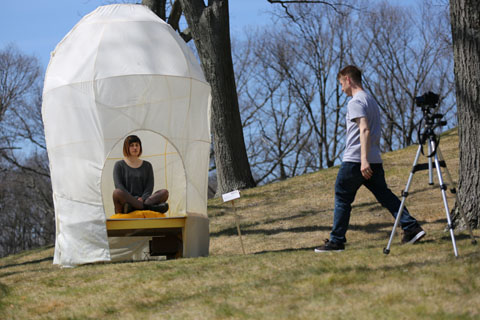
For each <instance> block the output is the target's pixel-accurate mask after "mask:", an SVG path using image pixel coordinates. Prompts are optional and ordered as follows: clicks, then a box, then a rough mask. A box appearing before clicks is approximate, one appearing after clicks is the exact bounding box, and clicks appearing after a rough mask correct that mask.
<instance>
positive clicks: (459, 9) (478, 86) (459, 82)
mask: <svg viewBox="0 0 480 320" xmlns="http://www.w3.org/2000/svg"><path fill="white" fill-rule="evenodd" d="M450 17H451V26H452V39H453V52H454V62H455V67H454V70H455V87H456V96H457V106H458V107H457V108H458V132H459V139H460V141H459V148H460V178H459V188H458V189H459V193H458V196H459V198H460V203H461V205H462V208H463V210H464V211H465V213H466V215H467V217H468V220H469V223H470V224H471V226H473V227H476V228H478V227H480V198H479V195H480V173H479V170H478V169H479V168H480V155H479V152H480V36H479V35H480V2H479V1H477V0H450ZM459 220H461V216H459V215H458V214H456V215H454V222H456V223H463V222H462V221H459Z"/></svg>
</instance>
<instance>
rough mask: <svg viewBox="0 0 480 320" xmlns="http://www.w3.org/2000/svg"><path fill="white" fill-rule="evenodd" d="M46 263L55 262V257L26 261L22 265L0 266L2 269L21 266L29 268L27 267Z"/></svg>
mask: <svg viewBox="0 0 480 320" xmlns="http://www.w3.org/2000/svg"><path fill="white" fill-rule="evenodd" d="M45 261H53V256H50V257H46V258H43V259H38V260H32V261H26V262H22V263H13V264H7V265H4V266H0V269H6V268H12V267H19V266H27V265H30V264H36V263H42V262H45Z"/></svg>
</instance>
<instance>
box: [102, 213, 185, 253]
mask: <svg viewBox="0 0 480 320" xmlns="http://www.w3.org/2000/svg"><path fill="white" fill-rule="evenodd" d="M185 220H186V217H168V218H145V219H107V235H108V236H109V237H152V240H150V255H151V256H166V257H167V259H173V258H179V257H182V256H183V244H184V243H185Z"/></svg>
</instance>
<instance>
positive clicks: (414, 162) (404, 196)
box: [383, 145, 422, 254]
mask: <svg viewBox="0 0 480 320" xmlns="http://www.w3.org/2000/svg"><path fill="white" fill-rule="evenodd" d="M421 150H422V146H421V145H419V146H418V150H417V154H416V155H415V160H414V161H413V166H412V171H411V172H410V175H409V176H408V181H407V185H406V186H405V190H404V191H403V192H402V202H401V203H400V208H399V209H398V212H397V217H396V218H395V223H394V224H393V229H392V233H391V234H390V239H389V240H388V244H387V247H386V248H383V253H385V254H389V253H390V246H391V245H392V241H393V237H394V236H395V230H396V229H397V226H398V223H399V222H400V218H401V216H402V213H403V208H404V207H405V200H406V199H407V197H408V190H409V189H410V184H411V183H412V179H413V174H414V173H415V166H416V165H417V162H418V158H419V157H420V152H421Z"/></svg>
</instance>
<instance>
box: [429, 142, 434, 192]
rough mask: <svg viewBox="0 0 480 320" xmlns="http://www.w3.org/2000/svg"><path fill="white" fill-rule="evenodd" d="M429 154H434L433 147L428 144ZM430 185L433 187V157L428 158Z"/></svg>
mask: <svg viewBox="0 0 480 320" xmlns="http://www.w3.org/2000/svg"><path fill="white" fill-rule="evenodd" d="M428 154H429V155H431V154H432V147H431V146H430V143H429V144H428ZM428 184H429V185H431V186H433V170H432V157H428Z"/></svg>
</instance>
